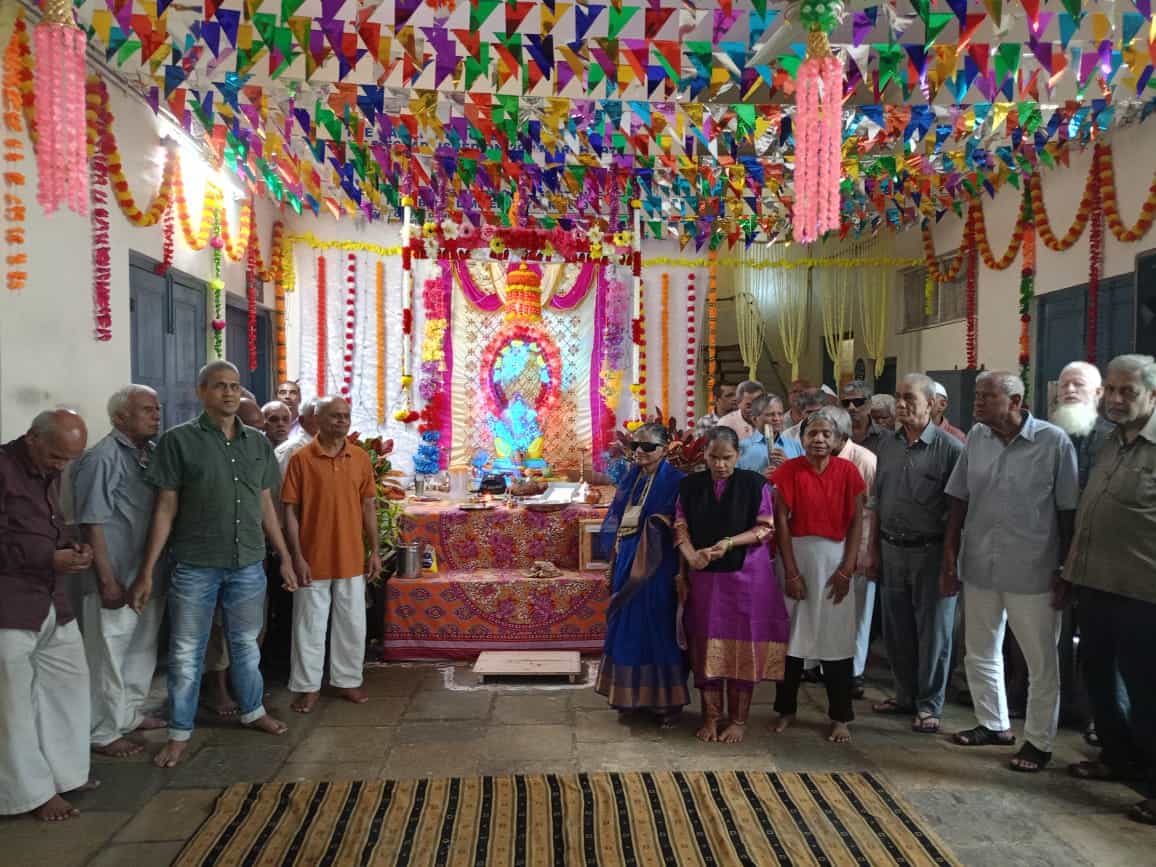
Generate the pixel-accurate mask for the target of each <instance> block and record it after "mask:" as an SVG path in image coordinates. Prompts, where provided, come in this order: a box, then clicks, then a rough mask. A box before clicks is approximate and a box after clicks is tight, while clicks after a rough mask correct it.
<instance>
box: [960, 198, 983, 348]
mask: <svg viewBox="0 0 1156 867" xmlns="http://www.w3.org/2000/svg"><path fill="white" fill-rule="evenodd" d="M974 226H975V223H974V221H972V220H968V222H967V228H966V230H965V233H964V247H965V249H966V251H967V252H966V255H967V366H968V369H970V370H975V369H976V368H977V367H979V351H978V334H977V331H978V320H979V316H978V310H977V284H978V281H979V250H978V249H977V245H976V243H975V235H974V234H973V228H974ZM961 252H962V251H961ZM961 258H962V255H961Z"/></svg>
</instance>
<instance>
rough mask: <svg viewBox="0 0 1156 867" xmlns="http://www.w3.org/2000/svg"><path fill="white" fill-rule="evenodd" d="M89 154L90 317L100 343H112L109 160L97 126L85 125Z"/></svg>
mask: <svg viewBox="0 0 1156 867" xmlns="http://www.w3.org/2000/svg"><path fill="white" fill-rule="evenodd" d="M88 139H89V144H90V145H91V150H92V155H91V162H90V163H89V173H90V175H91V179H90V184H89V195H90V197H91V199H92V201H91V208H90V209H89V225H90V226H91V229H92V316H93V322H94V325H95V332H94V333H95V336H96V339H97V340H99V341H107V340H112V305H111V303H110V301H109V295H110V291H109V287H110V285H111V282H112V253H111V246H110V244H109V240H108V230H109V220H108V161H107V159H106V158H105V156H104V154H103V153H101V152H100V148H99V147H97V146H96V144H97V142H96V127H95V126H93V125H91V124H90V125H89V126H88Z"/></svg>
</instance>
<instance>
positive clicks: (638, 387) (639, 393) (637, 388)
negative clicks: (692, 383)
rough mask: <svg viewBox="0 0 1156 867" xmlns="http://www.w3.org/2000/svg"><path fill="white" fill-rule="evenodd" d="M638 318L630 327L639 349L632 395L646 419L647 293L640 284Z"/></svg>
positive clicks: (640, 412)
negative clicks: (636, 374) (636, 373)
mask: <svg viewBox="0 0 1156 867" xmlns="http://www.w3.org/2000/svg"><path fill="white" fill-rule="evenodd" d="M638 288H639V296H640V300H639V304H638V318H637V319H635V320H634V321H633V322H632V323H631V326H630V336H631V339H632V340H633V341H634V345H635V346H637V347H638V380H637V381H636V382H633V383H631V385H630V393H631V394H632V395H634V399H635V400H637V401H638V417H639V418H646V293H645V284H642V283H641V282H640V283H639V287H638Z"/></svg>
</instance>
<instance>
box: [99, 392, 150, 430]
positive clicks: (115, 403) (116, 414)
mask: <svg viewBox="0 0 1156 867" xmlns="http://www.w3.org/2000/svg"><path fill="white" fill-rule="evenodd" d="M142 394H143V395H148V396H150V397H156V396H157V393H156V391H155V390H153V389H151V388H149V387H148V386H147V385H136V384H133V385H126V386H125V387H124V388H121V389H118V390H117V391H116V392H115V393H114V394H113V396H112V397H110V398H109V399H108V420H109V421H111V422H112V423H113V424H115V423H116V420H117V419H118V418H120V417H121V416H123V415H124V414H125V413H127V412H128V408H129V406H130V405H131V404H132V399H133V398H134V397H137V396H139V395H142Z"/></svg>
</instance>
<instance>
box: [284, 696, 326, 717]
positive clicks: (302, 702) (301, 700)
mask: <svg viewBox="0 0 1156 867" xmlns="http://www.w3.org/2000/svg"><path fill="white" fill-rule="evenodd" d="M320 699H321V693H319V692H302V693H299V694H298V695H297V699H296V700H295V701H294V702H293V704H291V705H289V707H291V708H293V710H295V711H297V713H309V712H310V711H311V710H313V708H315V707H317V702H318V701H320Z"/></svg>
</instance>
